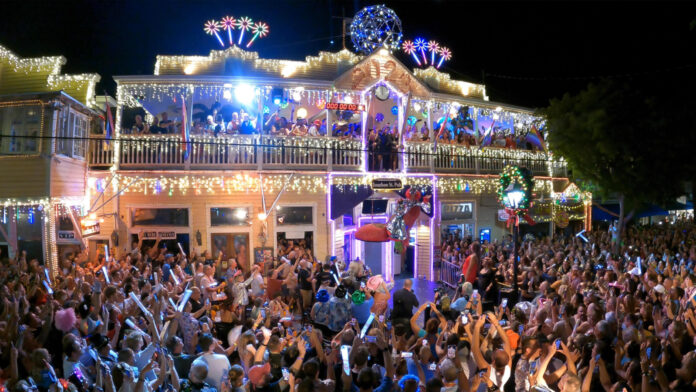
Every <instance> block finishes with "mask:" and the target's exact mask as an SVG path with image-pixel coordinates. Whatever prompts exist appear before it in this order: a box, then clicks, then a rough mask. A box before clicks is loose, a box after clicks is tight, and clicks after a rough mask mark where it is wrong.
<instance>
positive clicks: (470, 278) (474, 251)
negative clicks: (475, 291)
mask: <svg viewBox="0 0 696 392" xmlns="http://www.w3.org/2000/svg"><path fill="white" fill-rule="evenodd" d="M469 248H470V249H471V254H470V255H469V257H467V258H466V261H465V262H464V265H463V266H462V275H464V278H465V279H466V281H467V282H469V283H471V284H474V283H475V281H476V275H477V274H478V270H479V258H480V256H481V244H479V242H478V241H474V242H473V243H472V244H471V246H470V247H469Z"/></svg>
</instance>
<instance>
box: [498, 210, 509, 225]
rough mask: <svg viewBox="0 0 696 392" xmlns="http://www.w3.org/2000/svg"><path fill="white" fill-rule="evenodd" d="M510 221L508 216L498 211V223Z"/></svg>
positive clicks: (505, 212) (503, 211) (502, 211)
mask: <svg viewBox="0 0 696 392" xmlns="http://www.w3.org/2000/svg"><path fill="white" fill-rule="evenodd" d="M508 219H510V214H509V213H508V212H507V211H505V210H498V220H499V221H500V222H507V220H508Z"/></svg>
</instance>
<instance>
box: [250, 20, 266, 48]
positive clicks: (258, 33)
mask: <svg viewBox="0 0 696 392" xmlns="http://www.w3.org/2000/svg"><path fill="white" fill-rule="evenodd" d="M251 31H252V33H254V36H253V37H251V40H250V41H249V43H248V44H247V46H246V47H247V48H248V47H250V46H251V44H253V43H254V40H255V39H256V38H263V37H265V36H267V35H268V25H267V24H265V23H263V22H256V24H255V25H254V27H252V28H251Z"/></svg>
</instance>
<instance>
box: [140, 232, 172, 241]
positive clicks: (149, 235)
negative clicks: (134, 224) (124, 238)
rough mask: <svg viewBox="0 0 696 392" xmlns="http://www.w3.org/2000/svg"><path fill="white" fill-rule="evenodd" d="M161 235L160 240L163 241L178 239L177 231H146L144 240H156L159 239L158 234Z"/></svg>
mask: <svg viewBox="0 0 696 392" xmlns="http://www.w3.org/2000/svg"><path fill="white" fill-rule="evenodd" d="M158 233H159V238H160V239H162V240H175V239H176V232H175V231H160V232H157V231H144V232H143V239H146V240H154V239H157V234H158Z"/></svg>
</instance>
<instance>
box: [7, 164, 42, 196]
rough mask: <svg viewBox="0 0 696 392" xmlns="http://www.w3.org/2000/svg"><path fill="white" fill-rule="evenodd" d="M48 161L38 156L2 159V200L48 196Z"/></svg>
mask: <svg viewBox="0 0 696 392" xmlns="http://www.w3.org/2000/svg"><path fill="white" fill-rule="evenodd" d="M48 173H49V171H48V160H47V159H45V158H43V157H40V156H36V157H27V158H15V157H11V158H10V157H2V158H0V179H2V186H0V198H39V197H47V196H48Z"/></svg>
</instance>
